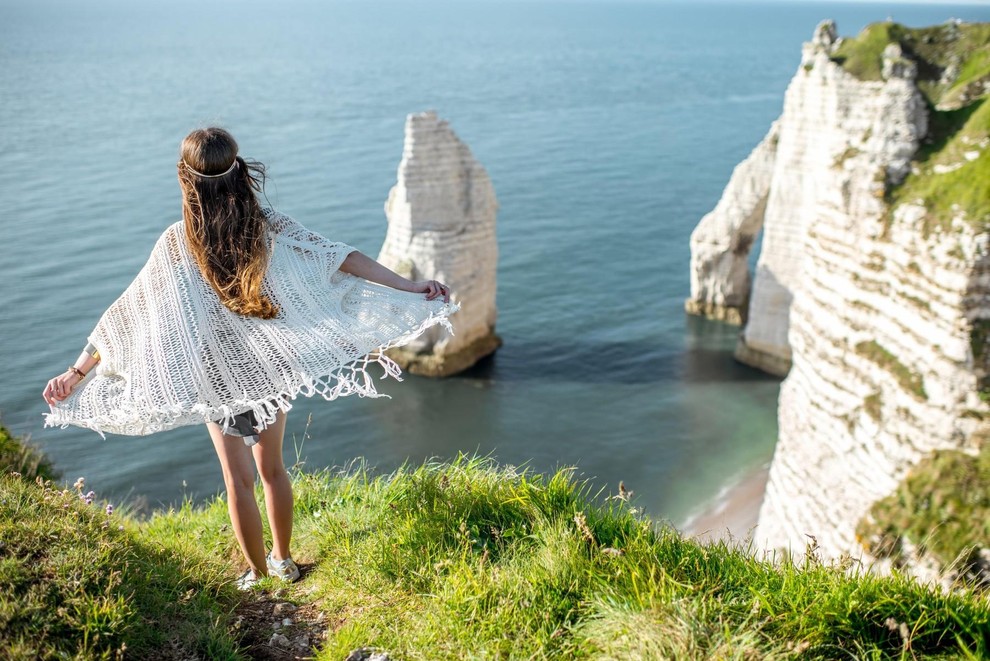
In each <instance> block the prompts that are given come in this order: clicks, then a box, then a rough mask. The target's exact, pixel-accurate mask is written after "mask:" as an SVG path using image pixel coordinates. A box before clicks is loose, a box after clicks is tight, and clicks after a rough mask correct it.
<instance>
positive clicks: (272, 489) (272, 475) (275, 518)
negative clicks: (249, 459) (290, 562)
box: [251, 412, 292, 560]
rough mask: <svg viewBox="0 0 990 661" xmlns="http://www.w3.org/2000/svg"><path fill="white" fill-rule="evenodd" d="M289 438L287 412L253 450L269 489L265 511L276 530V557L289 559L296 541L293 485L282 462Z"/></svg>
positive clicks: (264, 483) (273, 554) (274, 549)
mask: <svg viewBox="0 0 990 661" xmlns="http://www.w3.org/2000/svg"><path fill="white" fill-rule="evenodd" d="M284 435H285V413H282V412H280V413H279V414H278V417H277V418H276V419H275V422H273V423H272V424H270V425H269V426H268V427H267V428H266V429H265V430H264V431H263V432H261V440H260V441H259V442H258V443H257V444H256V445H255V446H254V447H252V448H251V451H252V452H253V453H254V463H255V464H256V465H257V466H258V473H259V474H260V475H261V484H262V485H263V486H264V488H265V508H266V509H267V510H268V525H269V527H271V529H272V558H273V559H275V560H284V559H285V558H288V557H289V542H290V541H291V539H292V484H291V483H290V482H289V474H288V473H287V472H286V470H285V464H284V463H283V462H282V438H283V436H284Z"/></svg>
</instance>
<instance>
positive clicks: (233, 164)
mask: <svg viewBox="0 0 990 661" xmlns="http://www.w3.org/2000/svg"><path fill="white" fill-rule="evenodd" d="M182 164H183V165H185V166H186V168H188V170H189V171H190V172H192V173H193V174H194V175H196V176H199V177H204V178H206V179H216V178H217V177H223V176H226V175H228V174H230V173H231V172H232V171H233V170H234V168H236V167H237V157H236V156H235V157H234V162H233V163H231V164H230V167H229V168H227V169H226V170H224V171H223V172H221V173H220V174H203V173H202V172H199V171H197V170H195V169H193V167H192V166H191V165H189V164H188V163H186V159H182Z"/></svg>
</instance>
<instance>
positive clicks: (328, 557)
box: [0, 457, 990, 660]
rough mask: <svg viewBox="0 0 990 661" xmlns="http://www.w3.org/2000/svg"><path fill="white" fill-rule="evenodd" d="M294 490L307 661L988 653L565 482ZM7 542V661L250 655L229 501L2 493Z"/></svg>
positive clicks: (971, 628) (813, 565) (893, 608)
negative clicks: (121, 501)
mask: <svg viewBox="0 0 990 661" xmlns="http://www.w3.org/2000/svg"><path fill="white" fill-rule="evenodd" d="M292 479H293V486H294V491H295V495H296V509H295V511H296V522H295V541H294V549H295V555H296V557H297V559H298V560H300V561H301V562H303V563H312V565H313V567H312V569H311V571H309V572H308V573H307V575H306V576H305V578H304V580H303V582H302V583H301V584H299V585H298V586H297V587H296V588H295V590H294V592H293V593H292V596H291V597H290V598H294V599H296V600H297V601H299V602H301V604H303V603H308V602H314V603H316V604H317V607H318V608H319V609H320V610H321V611H324V612H326V613H327V615H328V617H327V618H326V622H327V623H328V626H329V631H328V637H327V642H326V644H325V646H324V647H323V649H321V650H318V651H317V652H316V655H317V658H318V659H324V660H330V659H333V660H339V659H342V658H344V657H345V656H346V655H347V654H348V653H349V652H350V651H351V650H353V649H355V648H358V647H375V648H379V649H384V650H387V651H388V653H389V655H390V656H391V657H392V658H396V659H462V658H505V659H601V658H607V659H641V658H678V659H708V658H726V659H728V658H739V659H754V658H761V659H763V658H769V659H777V658H780V659H784V658H796V657H798V656H800V657H801V658H829V659H831V658H848V657H853V658H871V659H884V658H891V659H894V658H905V655H906V654H907V655H908V657H910V654H908V652H906V650H908V649H910V652H911V653H913V654H918V655H925V656H926V658H961V657H965V656H967V655H976V656H980V655H987V654H990V647H988V642H987V641H988V640H990V608H988V606H987V603H986V601H985V600H984V599H983V598H982V597H980V596H978V595H976V594H974V593H971V592H967V591H961V592H959V593H955V594H951V595H947V594H942V593H940V592H936V591H933V590H930V589H927V588H924V587H922V586H920V585H918V584H917V583H915V582H913V581H911V580H909V579H906V578H904V577H901V576H894V577H888V578H882V577H877V576H870V575H863V574H859V573H856V572H855V571H853V572H849V571H846V570H847V569H848V567H838V566H830V565H826V564H823V563H821V562H819V561H818V560H817V558H816V557H815V555H814V553H813V552H811V551H809V552H808V554H807V556H806V558H805V559H804V560H803V562H802V563H801V565H802V566H801V567H798V566H795V565H793V564H791V563H789V562H782V563H779V564H773V563H770V562H767V561H762V560H759V559H757V558H755V557H753V556H751V555H750V554H749V553H747V552H746V551H745V550H742V549H738V548H733V547H730V546H728V545H726V544H724V543H717V544H709V545H703V544H699V543H696V542H694V541H690V540H686V539H684V538H683V537H681V536H680V534H678V533H677V532H676V531H675V530H673V529H671V528H669V527H666V526H663V525H659V524H657V523H655V522H653V521H650V520H649V519H647V518H645V517H644V516H643V515H642V514H641V513H639V512H638V511H637V510H636V507H635V503H629V502H627V501H626V500H625V499H622V498H607V497H606V496H605V495H603V494H601V493H592V492H591V491H590V490H589V487H588V485H587V483H584V482H580V481H577V480H576V479H575V478H574V477H573V471H572V470H568V469H562V470H559V471H557V472H556V473H554V474H550V475H543V474H537V473H533V472H530V471H525V470H517V469H514V468H510V467H501V466H498V465H496V464H494V463H493V462H491V461H489V460H486V459H481V458H477V457H459V458H458V459H456V460H455V461H453V462H451V463H427V464H424V465H422V466H420V467H415V468H413V467H404V468H401V469H399V470H398V471H396V472H394V473H391V474H388V475H374V474H373V473H372V472H370V471H369V470H367V469H365V468H364V467H362V466H357V467H353V468H351V469H348V470H346V471H340V472H331V471H321V472H316V473H304V472H299V471H293V475H292ZM87 488H88V487H85V486H83V487H81V488H80V491H85V490H86V489H87ZM0 540H2V543H0V649H3V650H9V652H8V654H7V656H9V657H11V658H14V659H29V658H30V659H33V658H78V659H89V658H115V657H117V656H119V655H120V650H122V649H124V646H125V645H126V656H127V657H128V658H140V659H179V658H183V659H184V658H190V657H199V658H209V659H217V658H218V659H223V658H231V659H232V658H244V657H245V654H246V652H245V651H243V650H241V649H239V648H238V645H239V644H240V642H239V641H240V639H239V634H235V633H233V632H235V631H237V630H236V629H235V628H234V627H233V626H232V624H231V619H232V616H231V613H232V611H233V609H234V608H235V607H236V606H237V603H238V600H239V599H240V598H241V597H239V596H238V594H237V593H235V592H234V591H233V590H232V588H231V586H230V584H229V581H230V579H232V578H233V577H234V576H235V575H236V573H237V570H238V564H239V562H238V560H237V553H236V547H235V542H234V539H233V535H232V534H231V532H230V530H229V524H228V521H227V514H226V506H225V503H224V502H223V500H222V499H219V498H217V499H213V500H210V501H209V502H207V503H205V504H203V505H200V506H194V505H193V504H192V503H190V502H186V503H184V504H183V505H182V506H181V507H179V508H178V509H174V510H170V511H167V512H158V513H156V514H154V515H153V516H152V517H150V518H149V519H146V520H136V519H134V518H133V517H131V516H129V515H127V514H121V513H120V512H113V513H112V514H110V515H108V514H106V512H105V511H104V507H103V505H102V504H96V503H94V504H91V505H87V504H85V503H83V502H82V501H81V500H80V497H79V494H78V493H76V491H75V490H73V489H60V488H58V487H56V486H54V485H52V484H51V483H45V482H44V481H39V482H30V481H26V480H23V479H19V478H15V477H13V476H11V475H9V474H8V475H4V476H2V477H0ZM268 587H271V585H270V584H269V585H268ZM902 625H903V626H902ZM902 631H903V632H904V635H902V633H901V632H902Z"/></svg>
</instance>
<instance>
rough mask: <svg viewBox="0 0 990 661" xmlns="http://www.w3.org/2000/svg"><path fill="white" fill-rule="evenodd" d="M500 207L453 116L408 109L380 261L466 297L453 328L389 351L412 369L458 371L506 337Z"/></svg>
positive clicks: (419, 371)
mask: <svg viewBox="0 0 990 661" xmlns="http://www.w3.org/2000/svg"><path fill="white" fill-rule="evenodd" d="M497 210H498V202H497V200H496V199H495V189H494V187H493V186H492V183H491V180H490V179H489V177H488V173H487V172H485V168H484V167H482V165H481V164H480V163H478V161H476V160H475V158H474V156H472V155H471V150H470V149H468V147H467V145H465V144H464V143H463V142H461V140H460V139H459V138H458V137H457V135H456V134H455V133H454V132H453V130H451V128H450V126H449V125H448V123H447V122H446V121H444V120H442V119H440V118H439V117H437V115H436V113H434V112H425V113H418V114H412V115H409V116H408V117H407V118H406V135H405V145H404V148H403V152H402V161H401V162H400V163H399V171H398V181H397V182H396V184H395V186H393V187H392V190H391V191H390V192H389V195H388V200H387V201H386V203H385V216H386V217H387V218H388V232H387V233H386V235H385V243H384V244H383V245H382V249H381V253H380V254H379V255H378V261H379V262H381V263H382V264H384V265H385V266H387V267H389V268H390V269H392V270H393V271H395V272H397V273H399V274H400V275H403V276H405V277H407V278H410V279H412V280H431V279H436V280H440V281H442V282H444V283H446V284H447V285H449V286H450V288H451V290H452V294H453V298H454V300H456V301H457V302H458V303H460V305H461V309H460V311H458V312H457V313H455V314H454V315H453V316H452V317H451V319H450V321H451V324H452V325H453V327H454V335H453V336H451V335H450V334H449V333H447V332H446V331H444V330H443V329H442V328H440V327H435V328H433V329H430V330H429V331H428V332H427V333H425V334H424V335H423V336H422V337H421V338H420V339H419V340H417V341H416V342H415V343H413V344H411V345H409V346H407V347H403V348H401V349H396V350H392V351H390V352H389V356H391V357H392V358H393V359H394V360H395V361H396V362H398V363H399V365H401V366H402V367H403V368H404V369H406V370H408V371H409V372H411V373H413V374H420V375H424V376H449V375H451V374H456V373H458V372H461V371H464V370H465V369H467V368H469V367H471V366H472V365H474V364H475V363H476V362H477V361H478V360H480V359H481V358H483V357H485V356H487V355H489V354H491V353H492V352H494V351H495V350H496V349H497V348H498V347H499V346H500V345H501V343H502V341H501V340H500V339H499V337H498V336H497V335H496V334H495V317H496V309H495V288H496V282H495V277H496V273H495V271H496V266H497V263H498V245H497V243H496V239H495V215H496V211H497Z"/></svg>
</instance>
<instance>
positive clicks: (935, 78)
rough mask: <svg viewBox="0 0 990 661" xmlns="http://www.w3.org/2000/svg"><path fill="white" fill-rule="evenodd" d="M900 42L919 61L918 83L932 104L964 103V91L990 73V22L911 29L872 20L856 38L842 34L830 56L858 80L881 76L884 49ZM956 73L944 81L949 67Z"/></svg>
mask: <svg viewBox="0 0 990 661" xmlns="http://www.w3.org/2000/svg"><path fill="white" fill-rule="evenodd" d="M894 42H897V43H899V44H900V45H901V49H902V50H903V52H904V54H905V55H906V56H907V57H909V58H910V59H912V60H914V61H915V62H916V63H917V65H918V86H919V88H920V89H921V91H922V93H923V94H924V95H925V97H926V98H927V99H928V102H929V103H930V104H931V105H932V106H937V105H948V106H955V105H959V104H963V103H965V99H964V98H963V96H964V92H967V88H968V87H969V86H970V85H972V84H973V83H976V82H979V81H981V80H983V79H984V78H986V77H987V76H990V23H963V24H961V25H958V26H954V25H948V24H944V23H943V24H941V25H934V26H930V27H923V28H908V27H905V26H903V25H900V24H898V23H891V22H882V23H872V24H870V25H868V26H866V27H865V28H863V30H862V31H861V32H860V33H859V34H858V35H856V36H855V37H849V38H844V39H843V40H842V41H841V42H840V43H839V45H838V47H837V48H836V49H835V51H834V52H833V53H832V60H833V61H834V62H836V63H838V64H840V65H841V66H842V68H843V69H845V70H846V71H848V72H849V73H850V74H852V75H853V76H855V77H856V78H858V79H860V80H880V79H881V78H882V70H883V51H884V49H885V48H886V47H887V45H888V44H891V43H894ZM950 67H956V68H957V70H958V73H957V74H956V76H955V77H954V78H952V79H950V80H943V73H944V71H945V70H946V69H947V68H950Z"/></svg>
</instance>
